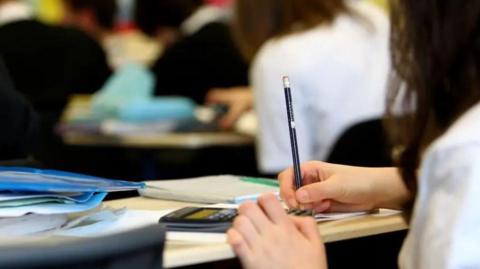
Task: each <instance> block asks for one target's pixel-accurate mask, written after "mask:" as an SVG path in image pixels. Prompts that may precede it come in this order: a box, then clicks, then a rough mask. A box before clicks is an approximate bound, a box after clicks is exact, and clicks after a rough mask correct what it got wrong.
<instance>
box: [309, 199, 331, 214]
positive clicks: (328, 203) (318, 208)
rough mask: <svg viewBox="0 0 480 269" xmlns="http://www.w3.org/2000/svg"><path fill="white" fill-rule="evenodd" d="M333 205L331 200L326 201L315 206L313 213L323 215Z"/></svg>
mask: <svg viewBox="0 0 480 269" xmlns="http://www.w3.org/2000/svg"><path fill="white" fill-rule="evenodd" d="M331 205H332V202H331V201H330V200H324V201H321V202H319V203H315V204H313V211H314V212H315V213H322V212H325V211H328V210H329V209H330V207H331Z"/></svg>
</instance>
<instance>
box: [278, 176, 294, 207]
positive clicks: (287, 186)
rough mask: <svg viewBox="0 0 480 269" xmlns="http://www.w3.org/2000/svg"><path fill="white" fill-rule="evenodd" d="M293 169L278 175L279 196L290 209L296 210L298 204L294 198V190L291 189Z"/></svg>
mask: <svg viewBox="0 0 480 269" xmlns="http://www.w3.org/2000/svg"><path fill="white" fill-rule="evenodd" d="M293 179H294V175H293V168H292V167H290V168H288V169H286V170H285V171H283V172H282V173H280V174H279V175H278V181H279V183H280V195H281V197H282V199H283V201H285V203H287V205H288V207H290V208H298V202H297V199H296V198H295V189H294V187H293Z"/></svg>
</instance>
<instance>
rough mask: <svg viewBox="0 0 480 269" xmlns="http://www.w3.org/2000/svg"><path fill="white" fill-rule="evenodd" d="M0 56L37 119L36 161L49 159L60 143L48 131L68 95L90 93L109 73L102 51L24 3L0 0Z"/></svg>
mask: <svg viewBox="0 0 480 269" xmlns="http://www.w3.org/2000/svg"><path fill="white" fill-rule="evenodd" d="M0 55H2V56H3V59H4V61H5V65H6V66H7V68H8V70H9V71H10V74H11V77H12V80H13V82H14V84H15V88H16V89H17V90H18V91H20V92H21V93H22V94H23V95H24V96H25V97H26V98H27V100H28V101H29V102H30V103H31V104H32V105H33V107H34V109H35V110H36V111H37V112H38V113H39V115H40V120H41V123H40V127H41V131H40V135H41V137H42V138H41V140H40V141H41V142H40V145H39V149H38V151H39V152H37V158H38V159H39V160H41V161H45V160H47V159H51V158H52V156H53V155H54V153H53V152H55V150H54V147H55V148H59V147H60V145H61V141H60V140H59V138H57V137H56V135H55V134H54V133H53V128H54V125H55V123H56V122H57V121H58V119H59V117H60V114H61V113H62V111H63V108H64V106H65V105H66V103H67V100H68V96H69V95H71V94H73V93H93V92H95V91H96V90H98V89H100V87H101V86H102V85H103V83H104V82H105V81H106V79H107V78H108V76H109V75H110V68H109V67H108V64H107V61H106V56H105V53H104V51H103V50H102V48H101V47H100V45H99V44H98V43H97V42H96V41H95V40H94V39H93V38H91V37H90V36H89V35H87V34H85V33H83V32H81V31H78V30H75V29H67V28H64V27H59V26H53V25H46V24H43V23H41V22H39V21H37V20H35V18H34V15H33V12H32V9H31V7H30V6H29V4H27V3H26V2H24V1H20V0H0ZM59 158H63V157H59ZM51 162H52V163H58V160H52V161H51Z"/></svg>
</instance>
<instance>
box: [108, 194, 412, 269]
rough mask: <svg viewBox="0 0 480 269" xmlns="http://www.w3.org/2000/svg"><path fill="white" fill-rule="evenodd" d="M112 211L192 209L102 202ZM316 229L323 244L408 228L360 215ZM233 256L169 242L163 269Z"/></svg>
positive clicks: (394, 219) (213, 247)
mask: <svg viewBox="0 0 480 269" xmlns="http://www.w3.org/2000/svg"><path fill="white" fill-rule="evenodd" d="M105 204H106V205H108V206H110V207H113V208H121V207H128V208H130V209H144V210H163V209H169V208H180V207H184V206H191V205H192V204H189V203H182V202H173V201H162V200H155V199H147V198H141V197H135V198H129V199H121V200H114V201H108V202H105ZM318 228H319V230H320V233H321V235H322V238H323V240H324V241H325V243H328V242H335V241H340V240H346V239H354V238H360V237H365V236H371V235H377V234H382V233H388V232H395V231H400V230H405V229H407V224H406V223H405V221H404V220H403V218H402V217H401V216H400V215H399V214H397V215H391V216H375V215H370V216H361V217H357V218H353V219H348V220H341V221H332V222H322V223H319V224H318ZM233 257H234V254H233V252H232V250H231V249H230V247H229V245H227V244H219V243H215V244H205V243H203V244H200V243H188V242H175V241H169V242H167V245H166V250H165V254H164V265H165V267H166V268H173V267H179V266H187V265H193V264H199V263H206V262H214V261H220V260H226V259H230V258H233Z"/></svg>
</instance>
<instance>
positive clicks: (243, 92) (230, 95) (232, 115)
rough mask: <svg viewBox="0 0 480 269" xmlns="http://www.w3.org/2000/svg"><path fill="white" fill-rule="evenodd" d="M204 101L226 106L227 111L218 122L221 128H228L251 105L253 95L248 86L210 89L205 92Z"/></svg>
mask: <svg viewBox="0 0 480 269" xmlns="http://www.w3.org/2000/svg"><path fill="white" fill-rule="evenodd" d="M206 103H207V104H224V105H227V106H228V108H229V109H228V112H227V114H226V115H225V116H223V117H222V119H220V122H219V124H220V127H221V128H222V129H230V128H232V127H233V125H234V124H235V123H236V122H237V120H238V119H239V118H240V117H241V116H242V114H243V113H244V112H246V111H248V110H249V109H251V108H252V107H253V95H252V92H251V90H250V88H249V87H234V88H228V89H212V90H210V91H209V92H208V94H207V97H206Z"/></svg>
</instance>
